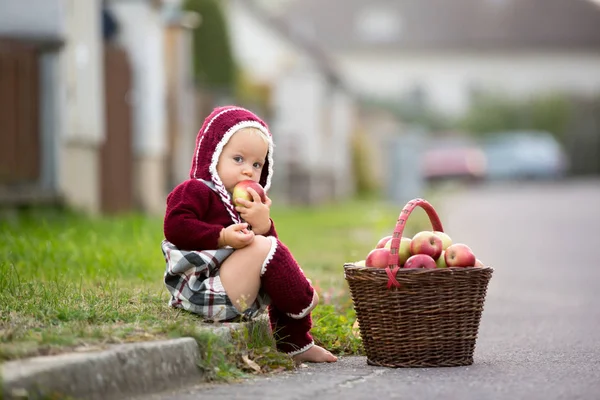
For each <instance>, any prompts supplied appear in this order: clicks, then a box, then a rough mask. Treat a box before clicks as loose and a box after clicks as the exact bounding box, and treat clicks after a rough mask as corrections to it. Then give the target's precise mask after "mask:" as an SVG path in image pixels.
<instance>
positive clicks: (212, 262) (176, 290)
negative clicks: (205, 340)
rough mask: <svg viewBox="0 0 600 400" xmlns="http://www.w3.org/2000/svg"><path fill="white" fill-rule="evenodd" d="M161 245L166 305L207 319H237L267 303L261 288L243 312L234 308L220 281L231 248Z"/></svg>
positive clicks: (258, 311)
mask: <svg viewBox="0 0 600 400" xmlns="http://www.w3.org/2000/svg"><path fill="white" fill-rule="evenodd" d="M161 249H162V252H163V255H164V257H165V261H166V271H165V275H164V282H165V285H166V287H167V290H168V291H169V293H170V294H171V299H170V300H169V305H170V306H171V307H175V308H181V309H184V310H187V311H190V312H193V313H195V314H198V315H200V316H201V317H202V318H203V319H204V320H206V321H221V322H225V321H239V320H246V319H253V318H256V317H258V316H259V315H261V314H262V313H263V312H264V311H265V310H266V308H267V306H268V305H269V303H270V299H269V296H268V295H267V294H266V293H263V292H262V291H260V292H259V293H258V296H257V297H256V300H254V302H253V303H252V304H250V305H249V306H248V307H247V308H246V310H244V312H240V311H238V310H237V308H235V306H234V305H233V303H232V302H231V300H230V299H229V296H227V293H225V289H224V288H223V284H222V283H221V277H220V276H219V268H220V266H221V264H222V263H223V261H225V259H227V257H229V256H230V255H231V254H232V253H233V252H234V249H232V248H230V247H229V248H223V249H217V250H203V251H188V250H179V249H178V248H177V247H175V245H173V244H172V243H170V242H168V241H167V240H163V241H162V243H161Z"/></svg>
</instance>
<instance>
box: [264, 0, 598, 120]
mask: <svg viewBox="0 0 600 400" xmlns="http://www.w3.org/2000/svg"><path fill="white" fill-rule="evenodd" d="M265 1H266V0H265ZM276 10H277V12H278V14H279V16H280V18H281V19H282V20H283V21H285V23H286V25H287V26H288V27H289V28H290V29H291V30H292V31H293V32H296V33H297V34H299V35H302V36H303V37H305V38H307V39H308V40H311V41H313V42H315V43H318V44H319V45H321V46H322V47H323V48H324V49H325V50H326V51H327V52H328V53H329V54H331V55H332V57H333V58H334V60H335V61H336V63H337V64H338V65H339V67H340V72H341V73H342V76H343V79H344V81H345V82H346V83H347V84H348V85H350V87H351V88H352V89H354V90H356V91H359V92H361V93H364V94H367V95H372V96H376V97H379V98H387V99H393V100H398V99H400V98H403V97H405V96H421V98H422V99H423V100H425V101H427V102H428V103H429V104H430V105H431V106H433V107H435V108H436V109H438V110H440V111H444V112H447V113H451V114H452V113H459V112H461V111H464V110H465V108H466V107H468V105H469V102H470V97H471V94H472V93H473V91H479V90H483V91H486V90H487V91H497V92H501V93H505V94H507V95H513V96H524V95H528V94H532V93H537V92H540V91H552V90H568V91H570V92H572V93H583V94H586V93H594V92H598V91H600V7H599V6H598V4H597V3H596V2H594V1H592V0H452V1H448V0H397V1H384V0H374V1H368V2H366V1H361V0H328V1H320V0H293V1H287V2H286V5H285V7H281V6H280V7H278V8H277V9H276Z"/></svg>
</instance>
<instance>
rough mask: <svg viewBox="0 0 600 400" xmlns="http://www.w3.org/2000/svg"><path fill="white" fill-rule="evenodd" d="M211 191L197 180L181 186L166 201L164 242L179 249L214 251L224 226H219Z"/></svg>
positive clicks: (220, 224) (186, 182)
mask: <svg viewBox="0 0 600 400" xmlns="http://www.w3.org/2000/svg"><path fill="white" fill-rule="evenodd" d="M212 196H213V195H212V190H211V189H210V188H209V187H208V186H206V185H205V184H203V183H202V182H199V181H196V180H188V181H185V182H183V183H181V184H180V185H178V186H177V187H176V188H175V189H173V191H172V192H171V193H170V194H169V196H168V197H167V207H166V212H165V219H164V225H163V230H164V234H165V239H167V240H168V241H169V242H171V243H173V244H174V245H175V246H177V247H178V248H179V249H185V250H214V249H216V248H217V247H218V241H219V234H220V232H221V229H223V224H222V223H218V222H217V221H218V218H217V217H216V215H215V213H216V212H217V211H216V208H215V207H214V205H213V204H212V203H213V201H212Z"/></svg>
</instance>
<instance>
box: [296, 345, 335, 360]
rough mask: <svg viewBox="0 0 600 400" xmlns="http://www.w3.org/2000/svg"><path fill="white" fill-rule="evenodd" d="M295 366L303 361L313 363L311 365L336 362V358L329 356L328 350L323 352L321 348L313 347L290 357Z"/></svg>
mask: <svg viewBox="0 0 600 400" xmlns="http://www.w3.org/2000/svg"><path fill="white" fill-rule="evenodd" d="M292 358H293V359H294V362H295V363H296V364H301V363H303V362H304V361H306V362H313V363H322V362H336V361H337V357H336V356H334V355H333V354H331V353H330V352H329V351H328V350H325V349H324V348H322V347H321V346H317V345H314V346H313V347H311V348H310V349H308V350H306V351H304V352H302V353H300V354H296V355H295V356H293V357H292Z"/></svg>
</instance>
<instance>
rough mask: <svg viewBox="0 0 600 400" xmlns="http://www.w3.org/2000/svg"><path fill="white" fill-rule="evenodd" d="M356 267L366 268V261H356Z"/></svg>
mask: <svg viewBox="0 0 600 400" xmlns="http://www.w3.org/2000/svg"><path fill="white" fill-rule="evenodd" d="M354 266H355V267H365V266H366V264H365V260H360V261H356V262H355V263H354Z"/></svg>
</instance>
